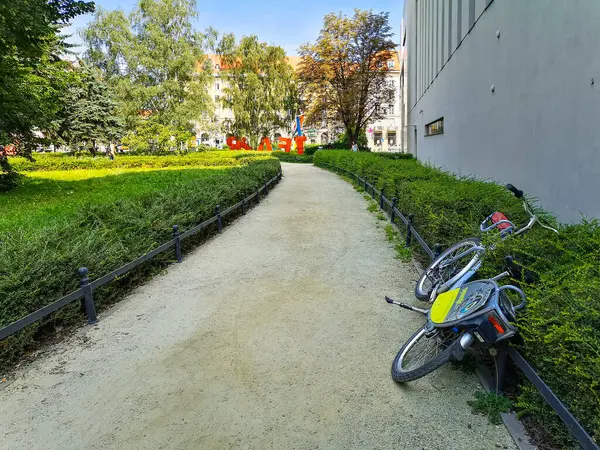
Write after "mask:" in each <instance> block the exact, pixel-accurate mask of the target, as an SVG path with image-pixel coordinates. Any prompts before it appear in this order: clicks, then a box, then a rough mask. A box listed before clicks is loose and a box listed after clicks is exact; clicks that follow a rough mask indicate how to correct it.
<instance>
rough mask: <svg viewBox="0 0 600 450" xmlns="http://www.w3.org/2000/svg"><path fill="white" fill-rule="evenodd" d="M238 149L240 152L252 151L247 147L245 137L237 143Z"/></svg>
mask: <svg viewBox="0 0 600 450" xmlns="http://www.w3.org/2000/svg"><path fill="white" fill-rule="evenodd" d="M239 148H240V149H242V150H252V147H250V145H248V141H247V140H246V138H245V137H243V138H242V140H241V142H240V143H239Z"/></svg>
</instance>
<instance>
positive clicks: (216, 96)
mask: <svg viewBox="0 0 600 450" xmlns="http://www.w3.org/2000/svg"><path fill="white" fill-rule="evenodd" d="M215 103H217V104H218V103H219V96H218V95H215Z"/></svg>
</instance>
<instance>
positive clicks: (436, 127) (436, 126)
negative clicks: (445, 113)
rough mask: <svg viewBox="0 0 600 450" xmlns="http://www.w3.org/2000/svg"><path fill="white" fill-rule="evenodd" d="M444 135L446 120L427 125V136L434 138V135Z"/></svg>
mask: <svg viewBox="0 0 600 450" xmlns="http://www.w3.org/2000/svg"><path fill="white" fill-rule="evenodd" d="M443 133H444V118H443V117H442V118H440V119H438V120H436V121H434V122H431V123H428V124H427V125H425V136H433V135H434V134H443Z"/></svg>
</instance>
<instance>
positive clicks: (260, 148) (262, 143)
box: [258, 137, 273, 152]
mask: <svg viewBox="0 0 600 450" xmlns="http://www.w3.org/2000/svg"><path fill="white" fill-rule="evenodd" d="M265 146H266V147H267V151H268V152H272V151H273V146H272V145H271V140H270V139H269V138H268V137H264V138H262V139H261V140H260V144H258V151H259V152H262V151H263V150H264V148H265Z"/></svg>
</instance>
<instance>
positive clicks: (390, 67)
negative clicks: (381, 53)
mask: <svg viewBox="0 0 600 450" xmlns="http://www.w3.org/2000/svg"><path fill="white" fill-rule="evenodd" d="M387 66H388V69H393V68H394V67H395V66H396V63H395V62H394V61H388V62H387Z"/></svg>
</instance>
